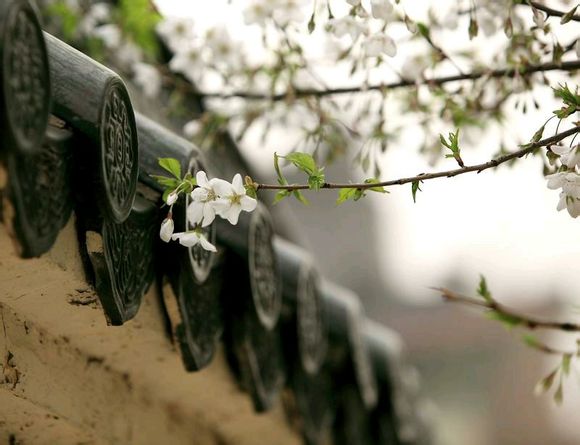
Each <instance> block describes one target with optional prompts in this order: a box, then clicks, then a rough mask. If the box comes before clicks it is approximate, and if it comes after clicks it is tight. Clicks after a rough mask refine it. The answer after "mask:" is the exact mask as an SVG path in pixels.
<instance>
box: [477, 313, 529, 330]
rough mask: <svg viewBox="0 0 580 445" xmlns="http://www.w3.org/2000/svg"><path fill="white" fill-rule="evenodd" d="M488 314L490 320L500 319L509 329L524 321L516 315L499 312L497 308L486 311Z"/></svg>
mask: <svg viewBox="0 0 580 445" xmlns="http://www.w3.org/2000/svg"><path fill="white" fill-rule="evenodd" d="M486 316H487V318H489V319H490V320H496V321H499V322H500V323H502V324H503V325H504V326H505V327H506V329H508V330H509V329H513V328H515V327H516V326H518V325H520V324H521V323H522V319H521V318H520V317H518V316H516V315H510V314H504V313H503V312H497V311H495V310H491V311H488V312H486Z"/></svg>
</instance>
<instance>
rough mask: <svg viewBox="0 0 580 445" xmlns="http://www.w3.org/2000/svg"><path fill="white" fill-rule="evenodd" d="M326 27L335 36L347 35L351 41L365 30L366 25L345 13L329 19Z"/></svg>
mask: <svg viewBox="0 0 580 445" xmlns="http://www.w3.org/2000/svg"><path fill="white" fill-rule="evenodd" d="M328 28H329V29H330V31H331V32H332V33H333V34H334V35H335V36H337V37H343V36H345V35H349V36H350V37H351V38H352V40H353V41H355V40H356V39H358V37H359V36H360V35H361V34H362V33H363V32H365V31H366V26H365V24H364V23H362V22H361V21H359V20H357V19H356V18H354V17H352V16H350V15H347V16H346V17H341V18H338V19H330V20H329V21H328Z"/></svg>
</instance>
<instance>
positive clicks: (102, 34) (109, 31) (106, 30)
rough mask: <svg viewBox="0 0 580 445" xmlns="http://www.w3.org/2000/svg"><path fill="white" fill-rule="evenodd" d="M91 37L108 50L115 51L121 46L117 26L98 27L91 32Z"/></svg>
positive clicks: (120, 35) (120, 34)
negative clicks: (99, 41)
mask: <svg viewBox="0 0 580 445" xmlns="http://www.w3.org/2000/svg"><path fill="white" fill-rule="evenodd" d="M92 35H93V36H94V37H97V38H99V39H101V40H102V41H103V43H104V44H105V46H106V47H107V48H108V49H117V48H118V47H119V46H120V45H121V38H122V32H121V29H120V28H119V27H118V26H117V25H113V24H108V25H101V26H98V27H96V28H95V29H94V30H93V32H92Z"/></svg>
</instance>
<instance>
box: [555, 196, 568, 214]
mask: <svg viewBox="0 0 580 445" xmlns="http://www.w3.org/2000/svg"><path fill="white" fill-rule="evenodd" d="M565 208H566V193H564V192H562V193H560V201H558V206H557V207H556V210H558V212H559V211H560V210H564V209H565Z"/></svg>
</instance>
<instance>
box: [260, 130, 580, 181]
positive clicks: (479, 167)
mask: <svg viewBox="0 0 580 445" xmlns="http://www.w3.org/2000/svg"><path fill="white" fill-rule="evenodd" d="M576 133H580V126H575V127H573V128H570V129H569V130H566V131H563V132H561V133H558V134H556V135H554V136H551V137H549V138H546V139H542V140H540V141H538V142H534V143H531V144H527V145H526V146H525V147H524V148H522V149H521V150H518V151H514V152H512V153H508V154H506V155H503V156H500V157H498V158H495V159H492V160H491V161H487V162H484V163H483V164H475V165H466V166H465V167H461V168H456V169H453V170H446V171H440V172H434V173H420V174H418V175H416V176H412V177H408V178H400V179H393V180H389V181H383V182H376V183H358V184H357V183H354V184H353V183H346V184H340V183H331V182H325V183H324V184H322V186H321V187H320V188H321V189H342V188H351V189H359V190H365V189H371V188H375V187H389V186H393V185H403V184H408V183H410V182H418V181H427V180H429V179H436V178H452V177H454V176H459V175H463V174H465V173H470V172H477V173H480V172H482V171H484V170H487V169H490V168H495V167H497V166H499V165H501V164H503V163H505V162H508V161H511V160H512V159H516V158H521V157H523V156H525V155H527V154H530V153H532V152H533V151H535V150H537V149H538V148H540V147H546V146H550V145H553V144H555V143H557V142H559V141H561V140H562V139H565V138H567V137H569V136H572V135H573V134H576ZM309 188H310V187H309V186H308V184H289V185H279V184H257V186H256V190H260V189H261V190H289V191H293V190H306V189H309Z"/></svg>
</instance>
